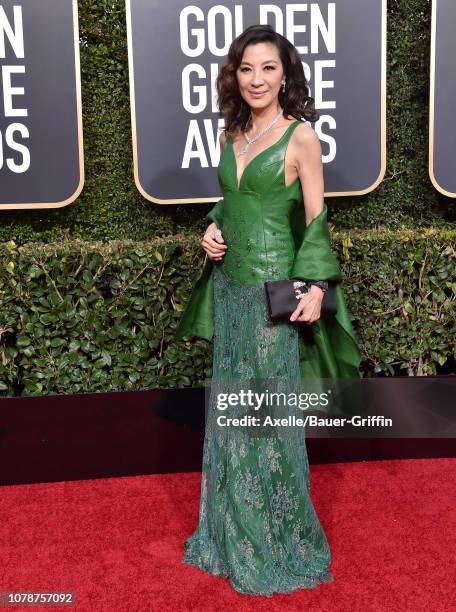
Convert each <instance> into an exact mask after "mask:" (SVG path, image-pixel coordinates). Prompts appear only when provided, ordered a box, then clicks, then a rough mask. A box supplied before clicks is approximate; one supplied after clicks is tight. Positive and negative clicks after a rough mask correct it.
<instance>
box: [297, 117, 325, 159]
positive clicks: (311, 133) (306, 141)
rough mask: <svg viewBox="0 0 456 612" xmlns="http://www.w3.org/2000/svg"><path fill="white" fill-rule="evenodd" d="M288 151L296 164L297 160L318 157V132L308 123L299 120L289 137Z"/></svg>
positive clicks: (319, 154) (319, 156) (319, 151)
mask: <svg viewBox="0 0 456 612" xmlns="http://www.w3.org/2000/svg"><path fill="white" fill-rule="evenodd" d="M290 149H291V151H290V153H291V155H292V157H293V161H294V163H295V165H296V166H298V167H299V162H300V161H301V162H302V160H304V159H309V158H320V159H321V155H322V151H321V143H320V139H319V137H318V134H317V133H316V131H315V130H314V129H313V127H312V126H311V125H310V123H307V122H304V121H302V122H301V125H298V126H297V127H296V128H295V130H294V132H293V134H292V135H291V138H290Z"/></svg>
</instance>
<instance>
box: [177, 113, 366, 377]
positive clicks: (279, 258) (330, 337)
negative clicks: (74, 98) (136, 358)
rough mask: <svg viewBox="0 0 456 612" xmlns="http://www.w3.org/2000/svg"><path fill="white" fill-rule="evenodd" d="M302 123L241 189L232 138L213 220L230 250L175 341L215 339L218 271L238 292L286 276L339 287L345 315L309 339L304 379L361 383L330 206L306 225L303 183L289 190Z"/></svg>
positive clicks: (258, 161)
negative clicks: (289, 160)
mask: <svg viewBox="0 0 456 612" xmlns="http://www.w3.org/2000/svg"><path fill="white" fill-rule="evenodd" d="M299 123H300V121H295V122H293V123H291V124H290V125H289V126H288V128H287V130H286V131H285V133H284V134H283V136H282V137H281V138H280V139H279V140H278V141H277V142H275V143H274V144H273V145H271V146H270V147H268V148H267V149H265V150H264V151H262V152H261V153H259V154H258V155H257V156H256V157H254V158H253V159H252V160H251V161H250V163H249V164H248V165H247V166H246V167H245V169H244V172H243V174H242V176H241V180H240V184H239V187H238V185H237V176H236V172H237V169H236V160H235V157H234V152H233V149H232V142H231V139H230V138H229V137H228V139H227V142H226V145H225V147H224V150H223V153H222V155H221V157H220V163H219V167H218V178H219V183H220V187H221V188H222V192H223V198H222V199H221V200H219V201H218V202H217V204H216V205H215V206H214V207H213V208H212V210H211V211H210V212H209V213H208V214H207V215H206V217H207V218H208V219H210V220H212V221H215V223H216V224H217V226H218V227H219V228H220V229H221V230H222V234H223V238H224V240H225V243H226V245H227V246H228V249H227V250H226V252H225V255H224V256H223V259H222V260H221V261H213V260H211V259H209V258H208V257H207V256H206V259H205V262H204V266H203V269H202V271H201V273H200V274H199V276H198V278H197V280H196V282H195V284H194V286H193V290H192V294H191V297H190V300H189V301H188V303H187V304H186V306H185V309H184V312H183V314H182V316H181V319H180V321H179V324H178V326H177V329H176V333H175V338H176V339H180V338H183V337H185V336H189V337H190V336H199V337H201V338H205V339H207V340H211V339H212V337H213V334H214V278H213V277H214V275H213V271H214V266H218V267H220V269H221V270H222V271H223V273H224V274H225V276H226V277H227V279H229V281H230V282H231V283H232V284H233V285H237V286H242V285H257V286H258V285H262V284H263V283H264V281H265V280H281V279H286V278H293V279H301V280H332V281H336V283H335V287H334V291H335V301H336V306H337V313H336V315H334V316H331V317H328V318H320V319H318V320H317V321H315V322H314V323H313V324H312V326H311V327H312V330H313V343H311V344H308V343H307V342H306V341H305V340H304V338H303V337H302V338H301V340H300V360H301V374H302V377H303V378H307V377H309V378H312V377H315V376H316V377H331V378H332V377H340V378H347V377H354V378H356V377H358V376H359V364H360V351H359V346H358V342H357V339H356V336H355V333H354V330H353V327H352V324H351V320H350V313H349V312H348V309H347V307H346V304H345V298H344V295H343V292H342V287H341V281H342V276H341V271H340V268H339V263H338V260H337V258H336V256H335V254H334V253H333V252H332V249H331V238H330V234H329V228H328V223H327V213H328V208H327V205H326V203H324V204H323V210H322V211H321V212H320V214H318V215H317V216H316V217H314V218H313V219H312V221H311V222H310V223H309V225H308V226H306V217H305V207H304V202H303V194H302V188H301V182H300V180H299V179H297V180H296V181H294V182H293V183H291V184H290V185H288V186H286V185H285V168H284V164H285V152H286V147H287V144H288V141H289V139H290V137H291V134H292V132H293V130H294V129H296V127H297V126H298V125H299ZM298 325H306V324H301V323H299V324H298Z"/></svg>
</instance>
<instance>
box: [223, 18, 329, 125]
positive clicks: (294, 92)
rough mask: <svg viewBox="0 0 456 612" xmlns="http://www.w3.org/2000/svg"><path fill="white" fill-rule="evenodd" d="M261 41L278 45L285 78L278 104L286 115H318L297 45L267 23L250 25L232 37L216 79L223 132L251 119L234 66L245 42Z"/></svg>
mask: <svg viewBox="0 0 456 612" xmlns="http://www.w3.org/2000/svg"><path fill="white" fill-rule="evenodd" d="M261 42H269V43H273V44H275V45H276V46H277V49H278V52H279V57H280V60H281V62H282V66H283V70H284V77H285V79H286V89H285V92H283V91H282V88H280V92H279V104H280V106H281V107H282V108H283V114H284V117H285V118H288V117H289V116H290V115H291V116H292V117H294V118H295V119H302V118H303V117H304V118H305V119H307V120H308V121H317V120H318V119H319V117H320V115H319V114H318V112H317V111H316V110H315V107H314V104H315V102H314V99H313V98H312V97H310V96H309V87H308V83H307V80H306V77H305V75H304V70H303V67H302V63H301V58H300V56H299V53H298V51H297V50H296V47H294V46H293V45H292V44H291V42H290V41H289V40H288V39H287V38H285V37H284V36H282V35H281V34H278V33H277V32H276V31H275V30H274V28H272V26H270V25H252V26H250V27H248V28H247V29H246V30H244V32H242V34H240V35H239V36H238V37H237V38H235V39H234V40H233V42H232V43H231V45H230V48H229V50H228V57H227V62H226V63H225V64H224V65H223V66H222V67H221V68H220V71H219V74H218V76H217V80H216V87H217V95H218V104H219V110H220V114H221V116H222V117H224V118H225V127H224V128H222V129H224V130H225V132H228V133H231V134H232V133H234V132H235V130H236V128H237V127H240V129H241V130H242V131H245V130H247V129H248V128H249V127H250V126H249V120H250V114H251V111H250V106H249V105H248V104H247V102H246V101H245V100H244V98H243V97H242V96H241V93H240V91H239V86H238V82H237V78H236V70H237V69H238V68H239V65H240V63H241V61H242V57H243V55H244V50H245V48H246V47H247V45H253V44H256V43H261Z"/></svg>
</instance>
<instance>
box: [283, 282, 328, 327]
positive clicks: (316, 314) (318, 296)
mask: <svg viewBox="0 0 456 612" xmlns="http://www.w3.org/2000/svg"><path fill="white" fill-rule="evenodd" d="M323 296H324V291H323V289H320V287H317V286H316V285H311V287H310V289H309V291H308V292H307V293H306V295H305V296H304V297H303V298H302V299H301V300H300V302H299V304H298V305H297V306H296V310H295V311H294V312H293V313H292V314H291V316H290V321H292V322H297V323H298V322H299V323H301V322H305V323H308V324H309V325H310V324H311V323H314V322H315V321H317V320H318V319H319V318H320V314H321V303H322V301H323Z"/></svg>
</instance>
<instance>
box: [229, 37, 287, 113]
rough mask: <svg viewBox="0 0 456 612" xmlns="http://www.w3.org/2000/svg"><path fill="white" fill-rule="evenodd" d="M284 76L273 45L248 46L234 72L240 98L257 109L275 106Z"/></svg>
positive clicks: (277, 51) (277, 53) (257, 44)
mask: <svg viewBox="0 0 456 612" xmlns="http://www.w3.org/2000/svg"><path fill="white" fill-rule="evenodd" d="M284 76H285V75H284V73H283V66H282V62H281V60H280V56H279V50H278V49H277V47H276V45H274V44H273V43H256V44H252V45H248V46H247V47H246V48H245V49H244V55H243V56H242V61H241V63H240V64H239V67H238V69H237V70H236V77H237V80H238V85H239V91H240V93H241V96H242V97H243V98H244V100H245V101H246V102H247V104H249V105H250V106H251V107H252V108H258V109H260V108H266V107H268V106H270V105H275V104H277V101H278V96H279V91H280V88H281V86H282V80H283V79H284Z"/></svg>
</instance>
